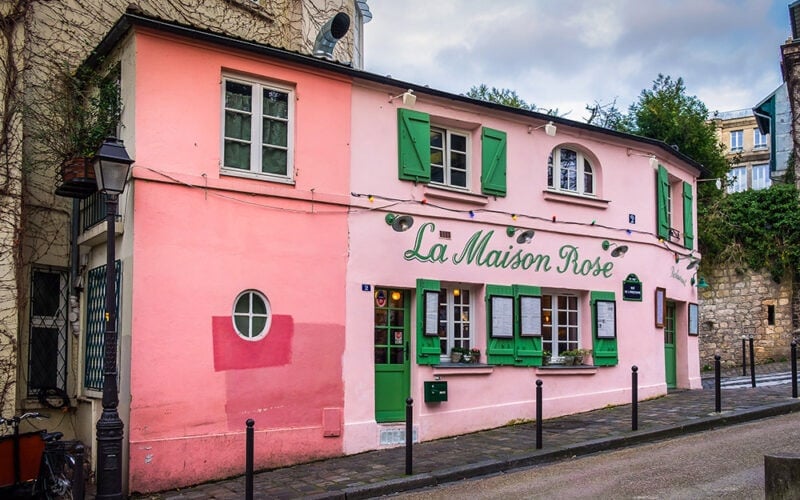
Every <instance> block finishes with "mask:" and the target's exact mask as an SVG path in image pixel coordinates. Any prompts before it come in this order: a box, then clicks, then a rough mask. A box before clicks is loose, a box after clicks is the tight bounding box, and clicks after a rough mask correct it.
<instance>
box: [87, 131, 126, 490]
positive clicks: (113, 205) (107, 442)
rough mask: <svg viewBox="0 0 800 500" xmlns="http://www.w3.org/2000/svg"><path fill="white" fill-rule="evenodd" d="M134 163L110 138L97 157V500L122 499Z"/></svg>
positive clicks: (114, 139)
mask: <svg viewBox="0 0 800 500" xmlns="http://www.w3.org/2000/svg"><path fill="white" fill-rule="evenodd" d="M132 163H133V160H132V159H131V157H130V156H128V152H127V151H125V146H124V145H123V144H122V141H120V140H119V139H116V138H114V137H109V138H108V139H106V140H105V141H104V142H103V144H102V145H101V146H100V149H99V150H98V151H97V153H95V155H94V171H95V176H96V178H97V186H98V188H99V189H100V191H101V192H102V193H103V194H105V199H106V297H105V299H106V304H105V306H106V307H105V309H106V311H105V320H106V325H105V326H106V328H105V333H104V336H103V412H102V414H101V415H100V419H99V420H98V421H97V427H96V429H97V498H114V499H120V500H121V499H122V438H123V434H124V432H123V431H124V424H123V423H122V420H121V419H120V418H119V412H118V410H117V406H118V405H119V393H118V390H117V343H118V337H119V334H118V332H117V300H116V296H117V289H116V288H117V287H116V282H117V280H116V277H117V266H116V256H115V241H114V240H115V237H116V231H115V229H114V224H115V223H116V218H117V205H118V196H119V195H120V194H121V193H122V191H123V190H124V189H125V182H126V181H127V180H128V173H129V172H130V168H131V164H132Z"/></svg>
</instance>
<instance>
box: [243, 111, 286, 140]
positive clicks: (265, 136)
mask: <svg viewBox="0 0 800 500" xmlns="http://www.w3.org/2000/svg"><path fill="white" fill-rule="evenodd" d="M288 130H289V124H288V123H287V122H281V121H277V120H270V119H269V118H264V126H263V133H262V134H261V135H262V140H261V142H263V143H264V144H269V145H272V146H283V147H286V146H287V144H288V132H287V131H288ZM248 137H249V136H248Z"/></svg>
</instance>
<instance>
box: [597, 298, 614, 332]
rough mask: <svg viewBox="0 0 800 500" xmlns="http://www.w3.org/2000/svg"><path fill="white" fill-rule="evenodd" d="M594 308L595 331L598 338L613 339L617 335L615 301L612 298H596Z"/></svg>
mask: <svg viewBox="0 0 800 500" xmlns="http://www.w3.org/2000/svg"><path fill="white" fill-rule="evenodd" d="M594 308H595V315H594V318H595V322H596V323H595V331H596V332H597V338H598V339H613V338H616V336H617V303H616V302H615V301H613V300H597V301H595V303H594Z"/></svg>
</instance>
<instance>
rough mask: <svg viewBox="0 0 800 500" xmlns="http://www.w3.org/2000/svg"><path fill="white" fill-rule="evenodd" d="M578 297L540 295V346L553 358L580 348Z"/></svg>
mask: <svg viewBox="0 0 800 500" xmlns="http://www.w3.org/2000/svg"><path fill="white" fill-rule="evenodd" d="M579 339H580V322H579V321H578V297H576V296H574V295H542V345H543V349H544V350H545V351H550V352H551V353H552V355H553V356H561V353H562V352H564V351H572V350H574V349H578V348H579V347H580V342H579Z"/></svg>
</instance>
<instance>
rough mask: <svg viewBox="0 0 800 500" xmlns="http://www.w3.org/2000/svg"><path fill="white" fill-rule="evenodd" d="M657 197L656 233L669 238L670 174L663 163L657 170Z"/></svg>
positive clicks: (660, 236)
mask: <svg viewBox="0 0 800 500" xmlns="http://www.w3.org/2000/svg"><path fill="white" fill-rule="evenodd" d="M656 199H657V211H656V218H657V221H656V222H657V224H656V228H657V229H656V234H658V237H659V238H664V240H669V228H670V220H669V206H668V203H669V175H667V169H666V168H664V167H663V165H659V166H658V171H657V172H656Z"/></svg>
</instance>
